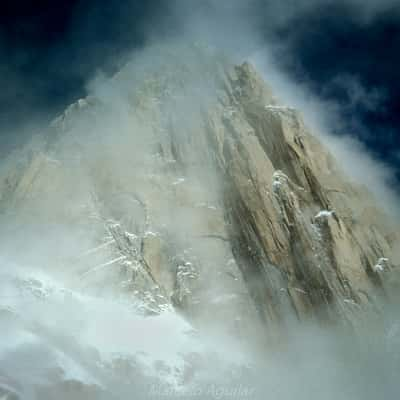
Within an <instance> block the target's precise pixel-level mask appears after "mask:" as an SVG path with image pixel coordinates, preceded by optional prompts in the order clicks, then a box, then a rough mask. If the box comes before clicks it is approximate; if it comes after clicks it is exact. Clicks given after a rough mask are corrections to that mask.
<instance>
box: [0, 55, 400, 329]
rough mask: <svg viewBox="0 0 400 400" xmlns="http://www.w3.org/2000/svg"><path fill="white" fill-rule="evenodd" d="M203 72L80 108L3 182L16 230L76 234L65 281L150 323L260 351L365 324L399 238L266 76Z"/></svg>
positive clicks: (242, 70) (156, 77)
mask: <svg viewBox="0 0 400 400" xmlns="http://www.w3.org/2000/svg"><path fill="white" fill-rule="evenodd" d="M203 63H204V64H205V65H202V66H201V67H200V66H197V68H198V70H196V69H195V70H193V68H192V69H191V68H190V67H188V66H183V67H182V69H181V70H179V69H178V70H168V71H164V72H163V73H162V74H160V73H159V74H157V73H149V74H148V75H146V76H145V78H144V79H143V80H142V81H141V82H140V83H136V84H135V85H136V86H132V88H130V89H129V90H128V89H127V90H126V92H125V93H124V96H123V97H119V98H117V100H115V102H113V100H110V104H107V101H105V100H104V97H103V98H102V97H101V95H100V96H99V98H96V96H93V97H89V98H88V99H85V100H80V101H79V102H78V103H77V104H74V105H72V106H71V107H70V108H69V109H68V110H67V111H66V112H65V114H64V115H62V116H61V117H59V118H58V119H57V120H56V121H55V122H54V123H53V125H52V127H51V129H50V131H49V132H48V133H46V134H44V135H42V136H39V139H38V141H37V144H36V146H32V145H30V146H28V147H29V149H28V150H29V151H22V152H20V153H18V154H17V155H13V156H12V158H11V161H10V162H9V163H10V165H8V168H7V166H6V167H3V171H2V179H1V207H2V210H3V213H4V218H5V219H6V220H7V218H8V221H10V220H13V218H12V217H10V215H12V214H13V213H16V215H17V218H15V220H18V218H20V219H21V220H22V221H24V224H33V225H34V224H39V225H50V224H57V225H62V226H64V227H65V228H66V230H67V231H68V232H69V233H71V234H72V235H73V236H74V238H75V239H76V238H79V240H78V239H77V242H79V244H78V245H74V246H72V247H73V249H74V254H70V252H71V247H68V246H63V245H60V250H59V251H58V252H57V253H60V254H57V264H59V265H58V266H53V269H54V270H56V271H60V270H63V268H68V271H69V273H70V274H69V277H70V279H71V280H72V281H74V284H76V285H78V286H79V285H81V286H82V288H87V287H91V288H92V289H93V288H96V289H95V290H97V291H98V290H100V288H101V290H110V288H111V287H112V288H113V289H116V290H117V291H120V292H121V293H124V294H125V295H126V296H128V297H132V298H134V299H135V301H138V299H139V300H140V302H141V303H140V304H141V307H142V308H143V309H144V310H146V312H150V313H158V312H160V311H162V310H163V309H165V308H168V307H170V306H174V307H175V308H176V309H178V310H181V312H182V313H184V314H185V315H186V316H188V318H190V319H191V320H192V321H193V322H194V323H199V324H201V323H204V322H207V324H208V325H211V326H213V325H215V326H219V327H221V326H222V327H223V328H224V329H227V330H228V331H230V332H235V334H238V335H244V336H245V335H247V334H249V332H246V331H247V330H249V329H254V330H256V331H257V332H258V333H259V332H260V330H262V331H265V335H266V336H268V334H269V333H271V332H272V331H274V329H275V328H276V327H277V326H282V325H284V324H285V321H288V320H296V319H298V320H300V321H301V320H307V319H310V318H311V319H315V320H318V321H321V322H323V321H330V322H332V321H342V322H346V323H351V324H354V322H355V321H356V319H357V317H356V316H357V315H360V314H362V310H365V309H366V308H370V307H376V306H377V305H378V304H380V301H381V299H382V298H383V297H385V296H386V295H388V289H387V287H386V284H385V281H386V277H387V276H390V275H393V274H395V272H393V270H395V269H396V268H397V263H398V260H396V256H395V254H394V249H395V248H396V246H398V239H397V238H398V236H397V235H396V233H395V232H393V229H391V228H390V227H389V224H388V222H387V221H386V217H385V216H384V215H383V214H382V213H380V212H379V211H378V210H377V209H376V208H375V204H374V201H373V199H372V198H371V197H370V195H369V194H368V193H367V190H366V189H365V188H363V187H361V186H358V185H356V184H354V183H351V182H350V181H349V180H348V179H347V178H346V177H345V175H344V173H343V172H342V171H340V170H339V168H338V167H337V165H336V162H335V160H334V158H333V157H332V155H331V154H330V153H329V151H327V149H326V148H325V147H324V146H323V145H322V144H321V143H320V142H319V141H318V140H317V139H316V138H315V137H314V136H313V135H312V134H311V133H310V132H309V130H308V129H307V127H306V126H305V124H304V123H303V120H302V118H301V116H300V115H299V113H298V112H297V111H296V110H294V109H291V108H288V107H284V106H281V105H279V103H278V102H277V100H276V99H275V98H274V96H273V95H272V93H271V90H270V89H269V88H268V86H267V85H266V84H265V83H264V82H263V81H262V79H261V78H260V76H259V75H258V74H257V72H256V71H255V70H254V68H253V67H252V66H251V65H250V64H248V63H244V64H242V65H240V66H237V67H234V68H230V67H228V66H227V65H225V64H224V63H223V62H222V61H221V60H219V59H215V58H214V59H210V60H207V62H205V61H204V62H203ZM191 67H193V65H192V66H191ZM123 73H124V72H122V73H121V74H120V75H123ZM125 73H126V72H125ZM119 79H121V76H116V77H115V78H114V80H115V82H116V85H118V82H119V81H118V80H119ZM111 98H112V96H111ZM121 99H122V100H121ZM113 124H114V125H113ZM16 159H17V160H18V162H19V164H18V165H16V164H15V160H16ZM14 222H15V221H14ZM63 235H64V232H63ZM63 240H65V239H63ZM75 244H76V243H75ZM80 247H82V248H81V249H80ZM75 252H76V254H75ZM93 290H94V289H93Z"/></svg>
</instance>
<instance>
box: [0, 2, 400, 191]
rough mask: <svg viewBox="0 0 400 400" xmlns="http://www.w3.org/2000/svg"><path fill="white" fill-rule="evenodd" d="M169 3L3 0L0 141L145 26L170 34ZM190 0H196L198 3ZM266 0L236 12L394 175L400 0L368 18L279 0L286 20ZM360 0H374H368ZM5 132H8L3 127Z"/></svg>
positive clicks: (72, 92) (399, 144)
mask: <svg viewBox="0 0 400 400" xmlns="http://www.w3.org/2000/svg"><path fill="white" fill-rule="evenodd" d="M207 1H209V0H205V1H204V4H205V3H206V2H207ZM221 1H224V0H221ZM380 1H383V0H376V4H377V5H379V4H380ZM172 3H173V0H171V1H167V0H146V1H140V0H136V1H135V0H121V1H119V0H116V1H113V0H85V1H84V0H69V1H62V0H59V1H51V0H47V1H46V0H42V1H40V0H38V1H28V0H26V1H22V0H14V1H12V2H11V1H8V0H3V1H2V4H1V6H0V9H1V14H0V87H1V90H0V129H1V137H0V139H1V140H0V145H1V146H2V147H3V149H4V148H5V147H7V146H9V145H10V144H12V143H15V142H18V141H19V140H20V139H21V138H22V137H23V136H24V135H23V134H22V133H21V134H20V137H19V136H18V134H17V133H15V132H18V131H20V132H23V130H24V127H25V126H30V125H31V123H32V122H35V121H37V120H42V119H43V117H45V116H46V117H49V116H54V115H55V114H56V113H58V112H59V111H61V110H62V109H63V108H64V107H65V106H66V105H68V104H69V103H71V102H72V101H74V100H75V99H76V98H79V97H82V96H84V95H85V83H86V82H87V80H88V79H90V78H91V77H92V76H93V74H94V73H95V72H96V71H98V70H101V71H103V72H106V73H109V74H111V73H112V72H113V71H115V70H116V69H117V68H118V66H119V65H120V64H121V63H122V62H123V60H124V56H125V55H127V53H128V52H129V51H130V50H132V49H134V48H140V47H141V46H143V45H144V44H145V43H146V34H147V32H148V31H149V29H151V30H152V31H156V32H157V33H158V34H160V33H161V34H162V33H163V31H165V33H166V34H167V32H168V34H171V31H173V32H174V33H175V34H176V33H177V32H176V31H177V29H176V28H175V26H174V16H173V15H172V14H171V4H172ZM199 3H202V0H198V1H197V6H198V4H199ZM245 3H246V1H245V0H244V4H245ZM273 3H276V4H278V3H277V2H276V1H275V2H274V1H268V0H253V1H252V5H251V7H253V10H252V12H249V13H248V14H246V16H244V17H243V18H254V26H256V29H257V30H258V31H259V34H261V35H262V36H263V37H265V40H266V41H273V42H274V43H276V44H278V46H276V57H277V60H278V62H279V63H280V68H281V69H282V70H284V71H285V72H286V73H288V74H289V75H290V76H291V78H292V79H294V80H296V81H299V82H301V83H303V84H305V85H307V86H308V88H309V89H310V90H311V91H312V92H313V93H315V94H316V95H318V96H319V97H320V98H322V99H325V100H330V101H334V102H336V103H338V104H340V106H341V107H340V110H341V114H342V117H343V121H344V126H345V128H346V129H347V130H348V131H351V132H352V134H354V135H355V136H357V137H358V138H359V139H361V141H362V142H364V143H365V144H366V145H367V147H368V148H369V149H370V151H371V152H373V153H374V154H375V156H376V157H377V158H379V159H380V160H384V161H385V162H387V163H388V165H390V166H392V167H394V168H396V169H397V176H398V182H400V173H399V171H400V2H399V6H398V7H397V6H396V4H395V2H393V4H394V5H393V6H391V7H387V8H385V9H381V10H380V12H379V13H377V12H375V13H374V15H373V18H369V20H368V21H367V22H366V21H365V20H364V19H362V18H360V17H359V15H358V14H359V13H360V10H358V9H357V8H358V7H363V6H361V4H364V3H362V2H358V0H348V1H344V0H343V1H341V0H337V1H335V2H332V1H329V0H327V1H325V2H324V1H323V0H321V1H317V0H313V1H311V3H313V4H314V6H312V7H308V8H307V7H304V6H302V7H300V3H304V4H306V3H307V2H306V1H303V2H301V1H299V2H293V1H291V0H288V2H287V4H288V6H287V7H289V6H290V5H291V7H289V8H287V9H286V11H284V12H287V11H288V10H290V19H289V18H275V15H274V12H276V9H277V8H276V7H275V6H271V5H272V4H273ZM280 3H282V2H280ZM365 4H369V5H371V4H372V6H374V4H373V2H372V0H369V1H367V2H366V3H365ZM297 7H298V9H297ZM372 8H374V7H372ZM377 8H379V7H377ZM397 8H399V9H397ZM283 9H284V10H285V8H283ZM280 10H281V11H282V8H281V9H280ZM252 16H253V17H252ZM274 21H276V22H274ZM250 23H252V21H250ZM171 27H173V29H171ZM343 77H345V78H346V77H351V78H352V79H354V78H355V79H356V80H357V83H358V85H359V87H361V88H362V90H363V91H361V95H362V94H363V93H367V94H368V95H369V96H368V102H367V101H364V100H363V99H362V98H361V99H360V98H357V99H355V96H354V90H349V86H348V85H347V84H345V80H346V79H344V80H343ZM371 99H372V102H371V101H370V100H371ZM342 128H343V126H342ZM332 130H335V127H332ZM11 131H12V132H13V133H12V135H11V134H8V132H11ZM339 133H340V132H338V134H339ZM397 185H400V184H399V183H397Z"/></svg>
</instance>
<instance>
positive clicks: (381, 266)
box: [374, 257, 389, 272]
mask: <svg viewBox="0 0 400 400" xmlns="http://www.w3.org/2000/svg"><path fill="white" fill-rule="evenodd" d="M388 261H389V259H387V258H385V257H381V258H380V259H379V260H378V262H377V263H376V264H375V266H374V271H375V272H384V271H385V270H386V269H387V268H388Z"/></svg>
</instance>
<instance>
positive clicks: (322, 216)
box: [314, 210, 335, 219]
mask: <svg viewBox="0 0 400 400" xmlns="http://www.w3.org/2000/svg"><path fill="white" fill-rule="evenodd" d="M334 213H335V212H334V211H332V210H321V211H320V212H319V213H318V214H317V215H316V216H315V217H314V218H315V219H325V218H329V217H331V216H332V215H333V214H334Z"/></svg>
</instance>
